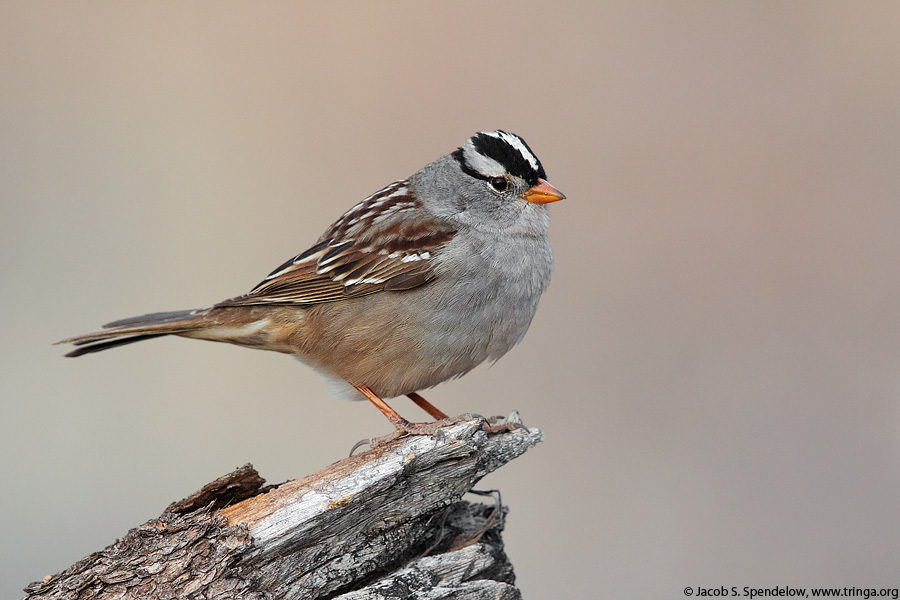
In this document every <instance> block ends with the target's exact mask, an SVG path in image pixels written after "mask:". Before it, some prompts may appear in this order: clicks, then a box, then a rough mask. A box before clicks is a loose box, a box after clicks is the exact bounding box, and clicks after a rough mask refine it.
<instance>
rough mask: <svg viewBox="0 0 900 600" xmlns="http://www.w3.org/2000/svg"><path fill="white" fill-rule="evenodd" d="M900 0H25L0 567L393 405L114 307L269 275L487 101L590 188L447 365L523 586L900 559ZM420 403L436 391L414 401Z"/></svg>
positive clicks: (314, 442) (11, 39) (73, 548)
mask: <svg viewBox="0 0 900 600" xmlns="http://www.w3.org/2000/svg"><path fill="white" fill-rule="evenodd" d="M898 29H900V5H898V4H896V3H889V2H884V3H875V2H873V3H867V2H853V3H845V2H791V3H780V2H753V3H740V2H733V3H720V2H692V3H674V2H673V3H663V2H659V3H657V2H652V3H647V2H633V1H627V2H583V3H567V4H556V3H552V4H551V3H539V2H516V3H511V2H510V3H499V2H496V3H485V2H453V3H441V4H439V3H415V2H403V3H399V2H398V3H391V4H386V3H362V2H356V3H346V2H332V3H327V4H324V3H323V4H322V5H318V4H312V3H302V4H300V3H297V4H286V3H266V2H256V3H219V2H192V3H156V2H136V3H114V2H85V3H33V2H16V1H10V0H7V1H5V2H3V3H0V81H2V86H0V131H2V136H0V211H2V212H0V248H2V256H0V336H2V340H3V342H4V343H3V344H2V346H0V370H2V372H0V398H2V419H0V456H2V466H0V469H2V472H0V481H2V484H0V485H2V493H0V515H2V516H0V519H2V522H0V526H2V531H3V535H2V536H0V556H2V561H0V562H2V564H0V596H2V597H5V598H13V597H18V596H20V595H21V592H19V590H20V589H21V588H22V587H23V586H24V585H26V584H27V583H29V582H30V581H33V580H37V579H40V578H42V577H44V576H45V575H48V574H52V573H56V572H57V571H59V570H62V569H64V568H65V567H67V566H69V565H70V564H71V563H73V562H75V561H76V560H78V559H80V558H82V557H83V556H85V555H87V554H89V553H90V552H92V551H95V550H99V549H102V548H103V547H104V546H106V545H107V544H110V543H112V542H113V541H114V540H115V539H116V538H117V537H121V536H123V535H124V534H125V533H126V532H127V530H128V529H129V528H130V527H133V526H136V525H138V524H140V523H142V522H144V521H146V520H148V519H151V518H154V517H156V516H158V515H159V514H160V513H161V512H162V510H163V509H164V508H165V507H166V506H167V505H168V504H169V503H170V502H171V501H173V500H177V499H180V498H182V497H184V496H185V495H187V494H189V493H191V492H193V491H194V490H196V489H198V488H199V487H200V486H201V485H203V484H205V483H206V482H208V481H210V480H212V479H213V478H215V477H218V476H220V475H222V474H225V473H227V472H229V471H230V470H232V469H233V468H235V467H237V466H238V465H241V464H243V463H245V462H252V463H253V464H254V465H255V466H256V468H257V469H258V470H259V471H260V473H261V474H262V475H263V477H265V478H266V479H267V480H268V481H269V482H272V483H276V482H281V481H284V480H287V479H293V478H296V477H299V476H302V475H305V474H307V473H310V472H313V471H315V470H317V469H319V468H321V467H323V466H325V465H327V464H330V463H331V462H334V461H336V460H338V459H340V458H342V457H343V456H345V455H346V453H347V451H348V450H349V449H350V447H351V446H352V445H353V443H354V442H356V441H357V440H359V439H361V438H364V437H369V436H373V435H380V434H384V433H387V432H388V431H389V430H390V426H389V424H388V423H387V421H386V420H385V419H384V418H383V417H382V416H381V415H380V414H378V412H377V411H376V410H375V409H374V408H373V407H372V406H369V405H366V404H363V403H343V402H339V401H336V400H333V399H331V398H330V397H328V394H327V390H326V386H325V383H324V382H323V381H322V380H321V379H320V378H319V377H318V376H317V375H315V374H314V373H313V372H312V371H311V370H310V369H308V368H306V367H304V366H302V365H300V364H298V363H297V362H296V361H294V360H292V359H290V358H289V357H286V356H284V355H279V354H273V353H264V352H252V351H249V350H245V349H241V348H236V347H230V346H226V345H219V344H209V343H200V342H196V341H192V340H183V339H164V340H154V341H152V342H147V343H144V344H138V345H134V346H129V347H127V348H123V349H120V350H116V351H113V352H108V353H103V354H98V355H93V356H87V357H85V358H81V359H78V360H70V359H64V358H62V355H63V353H64V352H66V348H63V347H54V346H51V343H52V342H54V341H56V340H59V339H61V338H63V337H68V336H71V335H75V334H79V333H86V332H88V331H93V330H95V329H96V328H97V327H98V326H99V325H101V324H102V323H106V322H108V321H110V320H113V319H117V318H122V317H129V316H133V315H137V314H142V313H146V312H154V311H163V310H174V309H183V308H195V307H203V306H207V305H209V304H212V303H214V302H216V301H219V300H222V299H225V298H228V297H231V296H234V295H237V294H239V293H242V292H244V291H247V290H248V289H250V288H251V287H252V286H253V285H255V284H256V283H257V282H258V281H259V280H261V279H262V277H263V276H265V275H266V274H267V273H268V272H269V271H270V270H271V269H273V268H274V267H276V266H277V265H279V264H280V263H281V262H282V261H284V260H286V259H287V258H289V257H291V256H293V255H294V254H296V253H298V252H300V251H301V250H304V249H305V248H306V247H308V246H309V245H310V244H311V243H312V241H313V240H314V239H315V238H316V237H317V236H318V235H319V234H320V233H321V232H322V231H323V230H324V229H325V227H327V226H328V225H329V224H330V223H331V222H332V221H333V220H334V219H335V218H337V217H338V216H339V215H341V214H342V213H343V212H344V210H346V209H347V208H349V207H350V206H351V205H353V204H354V203H356V202H357V201H359V200H361V199H362V198H364V197H365V196H367V195H369V194H370V193H372V192H374V191H376V190H378V189H379V188H381V187H382V186H383V185H385V184H387V183H389V182H391V181H394V180H396V179H399V178H402V177H405V176H408V175H410V174H411V173H413V172H415V171H416V170H417V169H419V168H420V167H421V166H423V165H424V164H425V163H427V162H429V161H430V160H432V159H434V158H436V157H438V156H440V155H442V154H445V153H447V152H450V151H452V150H453V149H455V148H456V147H457V146H459V145H461V144H462V143H463V142H464V141H465V140H466V138H467V137H468V136H470V135H471V134H472V133H474V132H476V131H478V130H483V129H495V128H502V129H506V130H509V131H513V132H516V133H518V134H520V135H521V136H523V137H524V138H525V139H526V140H527V141H528V143H529V145H530V146H531V147H532V148H533V149H534V150H535V152H536V153H537V155H538V156H539V157H540V158H541V161H542V162H543V164H544V166H545V167H546V169H547V172H548V174H549V179H550V180H551V182H552V183H553V184H554V185H556V186H557V187H559V188H560V189H561V190H562V191H563V192H565V193H566V195H567V196H568V199H567V200H565V201H564V202H560V203H558V204H554V205H552V206H551V207H550V212H551V216H552V225H551V238H552V243H553V247H554V252H555V256H556V265H557V266H556V270H555V273H554V279H553V283H552V285H551V286H550V289H549V291H548V292H547V294H546V295H545V296H544V298H543V300H542V302H541V306H540V309H539V310H538V314H537V317H536V318H535V320H534V323H533V324H532V327H531V330H530V331H529V333H528V335H527V336H526V337H525V340H524V342H523V343H522V344H521V345H520V346H519V347H517V348H516V349H514V350H513V351H512V352H510V353H509V354H508V355H507V356H506V357H505V358H504V359H503V360H501V361H500V362H499V363H497V364H496V365H495V366H493V367H491V368H488V367H481V368H479V369H477V370H476V371H474V372H472V373H471V374H469V375H468V376H466V377H465V378H463V379H460V380H457V381H453V382H450V383H448V384H445V385H442V386H440V387H438V388H436V389H434V390H431V391H430V392H428V393H427V394H426V397H427V398H429V399H430V400H431V401H432V402H433V403H434V404H436V405H437V406H439V407H442V408H443V409H444V410H445V411H447V412H449V413H452V414H457V413H462V412H465V411H474V412H479V413H483V414H506V413H508V412H509V411H510V410H512V409H519V410H520V411H521V412H522V415H523V418H524V419H525V421H526V423H527V424H529V425H530V426H532V427H540V428H542V429H543V431H544V432H545V435H546V442H545V443H543V444H541V445H540V446H538V447H537V448H535V449H534V450H532V451H530V452H529V453H528V454H526V455H525V456H523V457H522V458H520V459H518V460H516V461H514V462H513V463H511V464H510V465H508V466H506V467H504V468H503V469H501V470H500V471H499V472H497V473H495V474H492V475H490V476H489V477H488V478H487V479H486V480H485V481H484V482H483V486H485V487H498V488H500V489H501V490H502V491H503V499H504V501H505V502H506V503H508V504H509V506H510V507H511V512H510V516H509V519H508V522H507V529H506V533H505V539H506V542H507V551H508V553H509V555H510V557H511V559H512V562H513V564H514V565H515V567H516V574H517V577H518V582H519V585H520V587H521V590H522V591H523V593H524V594H525V597H527V598H551V597H552V598H560V597H568V598H587V597H599V598H605V597H609V598H647V597H656V598H681V597H683V593H682V590H683V588H684V587H686V586H694V587H700V586H708V587H713V586H722V585H724V586H728V587H730V586H738V587H743V586H752V587H771V586H775V585H781V586H784V585H794V586H850V585H855V586H858V587H887V586H890V587H896V586H897V565H898V562H900V511H898V497H900V405H898V395H900V310H898V300H900V235H898V232H897V230H898V224H900V36H898V35H897V31H898ZM396 404H397V408H398V409H399V410H400V412H402V413H403V414H408V415H410V416H412V417H414V418H420V417H421V415H422V413H420V412H418V411H417V409H415V408H414V407H413V406H412V405H411V403H409V402H408V401H406V400H398V401H397V403H396Z"/></svg>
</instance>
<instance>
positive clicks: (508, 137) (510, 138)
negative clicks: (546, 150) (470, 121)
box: [481, 131, 538, 171]
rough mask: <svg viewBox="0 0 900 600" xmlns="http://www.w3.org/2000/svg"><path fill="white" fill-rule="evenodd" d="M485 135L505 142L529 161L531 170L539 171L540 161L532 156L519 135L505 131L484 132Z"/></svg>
mask: <svg viewBox="0 0 900 600" xmlns="http://www.w3.org/2000/svg"><path fill="white" fill-rule="evenodd" d="M481 133H483V134H484V135H489V136H491V137H492V138H497V139H498V140H503V141H504V142H506V143H507V144H509V145H510V146H512V147H513V148H515V149H516V150H518V151H519V154H521V155H522V158H524V159H525V160H527V161H528V164H530V165H531V168H532V169H534V170H535V171H537V170H538V160H537V157H536V156H535V155H534V154H532V153H531V152H530V151H529V150H528V147H527V146H526V145H525V143H524V142H523V141H522V138H520V137H519V136H517V135H514V134H512V133H506V132H505V131H482V132H481Z"/></svg>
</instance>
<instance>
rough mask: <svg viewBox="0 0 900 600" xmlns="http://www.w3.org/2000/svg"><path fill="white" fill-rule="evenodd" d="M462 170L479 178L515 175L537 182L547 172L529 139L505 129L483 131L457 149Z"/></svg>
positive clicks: (533, 182) (454, 155) (544, 177)
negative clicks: (526, 139)
mask: <svg viewBox="0 0 900 600" xmlns="http://www.w3.org/2000/svg"><path fill="white" fill-rule="evenodd" d="M452 156H453V158H455V159H456V160H457V162H459V164H460V167H461V168H462V170H463V171H464V172H465V173H467V174H469V175H471V176H472V177H475V178H477V179H483V180H488V179H490V178H492V177H502V176H505V175H513V176H516V177H520V178H522V179H524V180H525V182H526V183H528V185H535V184H536V183H537V182H538V179H546V178H547V174H546V173H545V172H544V167H543V166H541V161H539V160H538V158H537V156H535V155H534V152H532V151H531V148H529V147H528V144H527V143H525V140H523V139H522V138H520V137H519V136H517V135H515V134H514V133H507V132H505V131H502V130H497V131H481V132H479V133H476V134H475V135H473V136H472V137H471V138H469V140H468V141H467V142H466V143H465V144H464V145H463V146H462V147H461V148H459V149H457V150H456V151H455V152H454V153H453V155H452Z"/></svg>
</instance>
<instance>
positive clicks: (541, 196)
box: [519, 179, 566, 204]
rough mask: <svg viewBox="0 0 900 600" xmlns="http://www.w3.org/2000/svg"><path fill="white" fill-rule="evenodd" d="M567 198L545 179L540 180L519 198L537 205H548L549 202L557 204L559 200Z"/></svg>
mask: <svg viewBox="0 0 900 600" xmlns="http://www.w3.org/2000/svg"><path fill="white" fill-rule="evenodd" d="M565 197H566V195H565V194H563V193H562V192H561V191H559V190H558V189H556V188H555V187H553V186H552V185H550V184H549V183H547V182H546V181H545V180H543V179H538V182H537V183H536V184H534V185H533V186H531V187H530V188H528V191H527V192H525V193H524V194H522V195H521V196H519V198H521V199H522V200H528V201H529V202H534V203H535V204H547V203H549V202H556V201H557V200H562V199H564V198H565Z"/></svg>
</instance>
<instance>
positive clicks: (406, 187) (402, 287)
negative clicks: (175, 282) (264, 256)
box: [59, 131, 565, 432]
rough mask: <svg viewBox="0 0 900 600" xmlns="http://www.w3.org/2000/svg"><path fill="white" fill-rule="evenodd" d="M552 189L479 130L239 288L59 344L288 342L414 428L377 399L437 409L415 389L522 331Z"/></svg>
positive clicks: (288, 349) (283, 345)
mask: <svg viewBox="0 0 900 600" xmlns="http://www.w3.org/2000/svg"><path fill="white" fill-rule="evenodd" d="M563 198H565V196H563V194H562V193H560V192H559V191H558V190H557V189H556V188H554V187H553V186H551V185H550V184H549V183H547V181H546V175H545V173H544V168H543V167H542V166H541V163H540V161H538V159H537V157H536V156H535V155H534V153H533V152H532V151H531V149H530V148H529V147H528V145H527V144H526V143H525V141H524V140H523V139H522V138H520V137H519V136H517V135H514V134H511V133H506V132H504V131H485V132H481V133H477V134H476V135H474V136H472V137H471V138H469V140H468V141H466V143H465V144H464V145H463V146H462V147H461V148H459V149H457V150H456V151H454V152H453V153H451V154H448V155H446V156H442V157H441V158H439V159H437V160H436V161H434V162H432V163H431V164H429V165H427V166H425V167H424V168H423V169H422V170H420V171H419V172H418V173H416V174H415V175H413V176H412V177H409V178H408V179H404V180H402V181H397V182H395V183H392V184H390V185H389V186H387V187H386V188H384V189H382V190H381V191H379V192H376V193H375V194H373V195H371V196H369V197H368V198H366V199H365V200H363V201H362V202H360V203H359V204H357V205H356V206H354V207H353V208H351V209H350V210H349V211H347V213H345V214H344V216H342V217H341V218H340V219H338V220H337V222H335V223H334V224H333V225H332V226H331V227H329V228H328V230H327V231H326V232H325V233H324V234H323V235H322V236H321V237H320V238H319V240H318V241H317V242H316V244H315V245H313V246H312V247H311V248H310V249H308V250H307V251H305V252H303V253H302V254H299V255H298V256H296V257H294V258H292V259H290V260H289V261H287V262H286V263H284V264H283V265H281V266H280V267H278V268H277V269H275V271H273V272H272V273H271V274H270V275H269V276H268V277H266V278H265V279H264V280H263V281H262V282H261V283H260V284H259V285H257V286H256V287H255V288H253V290H251V291H250V292H249V293H247V294H245V295H243V296H238V297H236V298H232V299H230V300H225V301H224V302H220V303H218V304H216V305H215V306H213V307H211V308H205V309H198V310H183V311H176V312H166V313H154V314H149V315H143V316H140V317H133V318H131V319H124V320H121V321H114V322H112V323H108V324H107V325H104V330H103V331H100V332H97V333H90V334H87V335H81V336H78V337H74V338H70V339H67V340H63V341H62V342H59V343H66V342H70V343H73V344H75V345H76V346H79V347H78V348H76V349H75V350H73V351H72V352H69V353H68V354H67V355H66V356H81V355H82V354H88V353H90V352H97V351H100V350H106V349H108V348H114V347H116V346H121V345H124V344H130V343H131V342H137V341H140V340H146V339H150V338H154V337H159V336H163V335H178V336H182V337H189V338H197V339H201V340H211V341H217V342H228V343H231V344H238V345H240V346H247V347H249V348H259V349H262V350H275V351H277V352H284V353H286V354H293V355H294V356H296V357H297V358H298V359H300V360H301V361H303V362H304V363H307V364H309V365H311V366H312V367H314V368H315V369H317V370H318V371H320V372H321V373H322V374H324V375H325V376H326V377H328V378H329V379H330V380H331V381H332V382H334V383H337V384H338V390H337V391H338V393H339V394H341V395H344V396H345V397H347V394H346V393H347V392H349V394H350V396H349V397H351V398H354V399H360V400H361V399H362V398H361V397H360V396H359V394H358V393H357V392H356V391H358V392H359V393H361V394H362V395H363V396H365V397H366V398H367V399H369V400H370V401H371V402H372V403H373V404H375V406H377V407H378V408H379V410H381V412H382V413H384V415H385V416H386V417H387V418H388V419H390V421H391V422H392V423H393V424H394V425H395V426H396V427H397V428H398V429H399V430H402V431H409V432H419V431H421V430H422V428H421V427H419V426H418V425H419V424H411V423H409V422H408V421H406V420H405V419H403V418H402V417H401V416H400V415H399V414H397V412H395V411H394V410H393V409H392V408H390V407H389V406H388V405H387V404H386V403H385V402H384V401H383V400H382V398H392V397H394V396H399V395H402V394H406V395H407V396H409V397H410V398H411V399H412V400H413V401H414V402H416V403H417V404H418V405H419V406H421V407H422V408H423V409H425V410H426V411H427V412H428V413H429V414H430V415H431V416H432V417H434V418H435V419H444V418H446V415H444V413H442V412H441V411H439V410H438V409H436V408H435V407H433V406H432V405H431V404H429V403H428V402H426V401H425V399H424V398H422V397H421V396H419V395H418V394H416V392H417V391H418V390H421V389H424V388H428V387H431V386H434V385H437V384H438V383H441V382H442V381H446V380H447V379H450V378H452V377H458V376H460V375H463V374H465V373H467V372H469V371H470V370H472V369H473V368H474V367H476V366H477V365H479V364H480V363H482V362H484V361H485V360H497V359H499V358H500V357H501V356H503V355H504V354H506V352H507V351H509V350H510V349H511V348H512V347H513V346H514V345H516V344H517V343H518V342H519V341H520V340H521V339H522V337H523V336H524V335H525V331H526V330H527V329H528V326H529V324H530V323H531V319H532V317H533V316H534V313H535V310H536V309H537V305H538V300H539V299H540V296H541V293H542V292H543V291H544V289H546V287H547V285H548V284H549V282H550V271H551V269H552V267H553V255H552V253H551V251H550V242H549V239H548V237H547V228H548V223H549V219H548V215H547V207H546V206H545V204H546V203H549V202H555V201H556V200H562V199H563ZM347 384H349V386H348V385H347ZM351 386H352V387H351ZM354 388H355V390H356V391H354Z"/></svg>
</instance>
